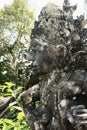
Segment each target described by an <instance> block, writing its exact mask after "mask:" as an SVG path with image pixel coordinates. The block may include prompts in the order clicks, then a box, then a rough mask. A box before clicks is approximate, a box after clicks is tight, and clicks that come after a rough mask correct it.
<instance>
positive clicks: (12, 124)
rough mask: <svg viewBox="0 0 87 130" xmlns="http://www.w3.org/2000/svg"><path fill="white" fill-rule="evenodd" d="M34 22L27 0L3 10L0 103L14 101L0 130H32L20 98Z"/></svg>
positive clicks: (0, 21)
mask: <svg viewBox="0 0 87 130" xmlns="http://www.w3.org/2000/svg"><path fill="white" fill-rule="evenodd" d="M34 20H35V17H34V12H33V11H30V9H29V6H28V1H27V0H14V2H13V4H12V5H9V6H5V7H4V8H3V9H1V10H0V102H1V100H2V99H3V98H6V97H9V96H13V97H14V98H15V101H14V102H12V103H10V104H9V109H10V116H9V117H8V118H1V119H0V130H30V127H29V125H28V124H27V120H26V118H25V115H24V113H23V110H22V108H21V106H20V102H19V101H20V96H17V95H18V93H20V92H21V91H22V89H23V87H24V82H23V81H24V78H25V77H24V76H23V75H24V73H25V72H24V71H25V69H26V65H27V60H26V57H27V53H28V48H29V43H30V34H31V30H32V28H33V26H34ZM0 105H1V103H0Z"/></svg>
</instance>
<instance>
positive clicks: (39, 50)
mask: <svg viewBox="0 0 87 130" xmlns="http://www.w3.org/2000/svg"><path fill="white" fill-rule="evenodd" d="M53 57H54V56H53V49H52V48H50V47H49V46H48V44H47V43H45V42H42V41H41V40H40V39H36V38H35V39H33V40H32V41H31V44H30V53H29V60H30V65H29V70H30V74H31V75H38V74H44V73H47V72H49V71H50V70H52V69H53V66H54V65H53V64H54V63H53V62H54V60H53V59H54V58H53Z"/></svg>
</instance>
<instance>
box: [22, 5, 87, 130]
mask: <svg viewBox="0 0 87 130" xmlns="http://www.w3.org/2000/svg"><path fill="white" fill-rule="evenodd" d="M81 23H82V22H81V21H80V20H79V19H77V20H74V19H73V24H72V23H70V21H67V16H66V13H65V11H64V10H61V9H60V8H59V7H58V6H57V5H55V4H48V5H47V6H46V7H44V8H43V9H42V10H41V12H40V15H39V17H38V21H36V22H35V27H34V29H33V30H32V34H31V43H30V48H29V66H28V67H27V77H30V79H29V80H30V81H31V77H32V76H33V77H34V76H35V77H36V76H38V78H39V80H38V82H37V83H36V82H35V83H33V86H30V88H28V89H27V90H25V91H24V92H23V94H22V96H21V104H22V107H23V109H24V112H25V115H26V117H27V119H28V121H29V124H30V127H31V129H32V130H87V36H86V34H85V35H84V32H85V31H86V30H85V31H84V29H83V28H82V24H81Z"/></svg>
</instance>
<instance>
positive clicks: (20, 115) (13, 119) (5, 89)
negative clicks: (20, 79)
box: [0, 82, 30, 130]
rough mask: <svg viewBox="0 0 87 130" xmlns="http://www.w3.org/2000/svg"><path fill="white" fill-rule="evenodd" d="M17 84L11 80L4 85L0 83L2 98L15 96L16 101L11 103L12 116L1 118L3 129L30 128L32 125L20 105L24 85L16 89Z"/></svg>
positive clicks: (25, 129) (0, 126) (0, 96)
mask: <svg viewBox="0 0 87 130" xmlns="http://www.w3.org/2000/svg"><path fill="white" fill-rule="evenodd" d="M14 86H15V84H13V83H11V82H5V83H4V84H3V85H0V89H1V90H2V94H1V95H0V98H3V97H8V96H13V97H14V98H15V101H14V102H12V103H10V104H9V109H10V117H9V118H1V119H0V129H2V130H13V129H14V130H30V127H29V125H28V123H27V120H26V117H25V115H24V112H23V110H22V108H21V106H20V102H19V101H20V95H19V96H17V94H18V93H19V92H21V89H22V87H18V88H17V89H15V90H14Z"/></svg>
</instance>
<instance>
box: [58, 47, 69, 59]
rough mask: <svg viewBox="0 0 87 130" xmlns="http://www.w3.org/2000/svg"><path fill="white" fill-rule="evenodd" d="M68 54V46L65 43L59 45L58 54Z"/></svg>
mask: <svg viewBox="0 0 87 130" xmlns="http://www.w3.org/2000/svg"><path fill="white" fill-rule="evenodd" d="M66 54H67V48H66V47H65V46H64V45H57V55H58V56H63V57H65V56H66Z"/></svg>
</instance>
